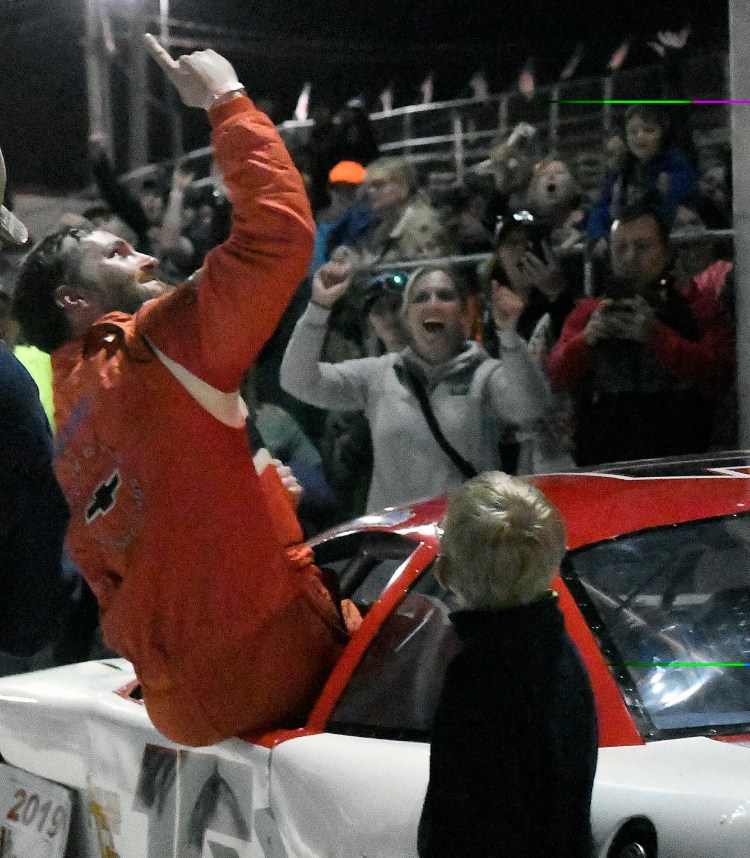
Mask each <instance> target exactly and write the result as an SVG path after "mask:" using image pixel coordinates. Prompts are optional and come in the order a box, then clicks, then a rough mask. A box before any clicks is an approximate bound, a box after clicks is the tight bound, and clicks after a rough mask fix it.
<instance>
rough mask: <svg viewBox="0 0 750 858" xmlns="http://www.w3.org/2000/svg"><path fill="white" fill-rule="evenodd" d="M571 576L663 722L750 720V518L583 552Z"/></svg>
mask: <svg viewBox="0 0 750 858" xmlns="http://www.w3.org/2000/svg"><path fill="white" fill-rule="evenodd" d="M563 577H564V578H565V580H566V582H567V583H568V585H569V587H570V589H571V592H572V593H573V595H574V596H576V597H577V598H578V599H579V605H580V607H581V609H582V610H583V612H584V614H588V619H589V622H590V624H591V626H592V629H593V630H594V632H595V634H597V635H598V636H599V638H600V643H601V644H602V647H603V650H604V652H605V654H606V655H607V657H608V661H609V662H610V663H611V664H613V665H614V672H615V674H616V675H619V677H620V678H621V679H623V678H624V681H625V682H626V684H627V685H629V686H630V688H631V689H632V690H635V691H636V692H637V696H638V700H639V702H640V705H641V707H642V710H643V711H644V712H645V713H646V715H647V716H648V719H649V720H650V722H651V725H652V726H653V728H655V729H656V730H657V731H662V730H664V731H669V730H684V731H699V732H700V731H702V730H705V729H709V728H716V729H719V730H722V731H723V732H730V731H731V730H733V729H737V727H738V726H740V725H748V724H750V516H748V515H747V514H742V515H733V516H728V517H723V518H713V519H707V520H704V521H695V522H690V523H687V524H680V525H675V526H672V527H667V528H658V529H654V530H648V531H643V532H640V533H636V534H630V535H628V536H625V537H621V538H618V539H613V540H608V541H607V542H605V543H600V544H597V545H594V546H590V547H587V548H583V549H581V550H579V551H576V552H573V553H572V554H570V555H569V556H568V557H567V558H566V560H565V562H564V564H563ZM581 586H582V589H581ZM625 697H626V700H627V699H628V694H626V695H625Z"/></svg>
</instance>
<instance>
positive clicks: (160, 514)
mask: <svg viewBox="0 0 750 858" xmlns="http://www.w3.org/2000/svg"><path fill="white" fill-rule="evenodd" d="M209 119H210V121H211V124H212V143H213V145H214V149H215V155H216V159H217V162H218V164H219V166H220V168H221V170H222V173H223V176H224V180H225V183H226V186H227V189H228V191H229V196H230V199H231V200H232V203H233V206H234V217H233V225H232V233H231V235H230V237H229V238H228V240H227V241H226V242H225V243H224V244H223V245H221V246H220V247H218V248H216V249H214V250H213V251H211V253H209V254H208V256H207V258H206V262H205V265H204V267H203V269H202V270H201V272H200V273H199V274H198V275H197V276H196V277H195V278H193V280H192V281H189V282H188V283H186V284H184V285H182V286H180V287H178V288H177V289H176V290H174V291H173V292H170V293H169V294H167V295H164V296H162V297H161V298H158V299H156V300H154V301H150V302H148V303H147V304H145V305H144V306H143V307H142V309H141V310H140V311H139V312H138V313H137V314H136V315H135V316H128V315H126V314H122V313H113V314H109V315H108V316H104V317H103V318H102V319H100V320H98V321H97V323H96V324H94V325H93V326H92V328H91V329H90V330H89V332H88V335H87V336H86V338H85V340H84V341H83V342H81V341H75V342H70V343H67V344H66V345H65V346H63V347H62V348H61V349H59V350H57V351H56V352H54V353H53V355H52V362H53V373H54V390H55V408H56V420H57V425H58V431H59V437H60V439H61V445H60V453H59V456H58V466H57V470H58V476H59V479H60V482H61V484H62V486H63V489H64V491H65V494H66V496H67V498H68V501H69V504H70V507H71V524H70V529H69V534H68V540H69V546H70V549H71V551H72V553H73V555H74V557H75V559H76V561H77V562H78V564H79V565H80V567H81V569H82V571H83V573H84V575H85V577H86V579H87V580H88V582H89V584H90V585H91V587H92V589H93V591H94V593H95V594H96V596H97V599H98V601H99V605H100V612H101V624H102V629H103V632H104V637H105V641H106V642H107V644H108V645H109V646H110V647H112V648H113V649H114V650H116V651H117V652H119V653H121V654H122V655H123V656H125V657H126V658H128V659H129V660H130V661H131V662H132V663H133V665H134V667H135V670H136V673H137V675H138V678H139V680H140V682H141V687H142V691H143V696H144V701H145V703H146V707H147V709H148V712H149V715H150V717H151V719H152V721H153V723H154V725H155V726H156V727H157V729H159V730H160V731H161V732H162V733H163V734H164V735H166V736H167V737H169V738H170V739H173V740H174V741H177V742H182V743H185V744H190V745H205V744H209V743H212V742H216V741H218V740H220V739H223V738H226V737H229V736H233V735H237V734H239V733H247V732H258V731H263V730H267V729H270V728H273V727H278V726H284V725H286V724H288V723H290V722H293V721H294V720H295V719H297V718H299V717H300V716H301V715H302V714H304V712H305V711H306V709H307V708H309V706H310V704H311V702H312V700H313V699H314V696H315V694H316V693H317V691H318V690H319V688H320V687H321V685H322V682H323V681H324V679H325V677H326V675H327V673H328V671H329V670H330V668H331V667H332V665H333V663H334V661H335V658H336V656H337V654H338V652H339V650H340V647H341V646H342V644H343V642H344V640H345V636H346V635H345V631H344V629H343V627H342V624H341V620H340V616H339V614H338V611H337V609H336V608H335V607H334V604H333V602H332V600H331V598H330V596H329V594H328V591H327V590H325V588H324V587H323V586H322V585H321V583H320V580H319V577H318V575H317V574H316V570H315V567H314V566H312V564H311V555H310V552H309V550H308V549H306V548H305V547H304V546H299V545H298V544H297V543H299V542H300V541H301V533H300V532H299V529H298V527H297V525H296V521H295V519H294V517H293V516H289V515H288V514H287V513H288V511H287V512H284V511H283V509H282V507H283V502H282V501H280V500H279V498H278V497H277V498H276V499H275V500H272V499H271V498H270V496H268V494H267V492H266V493H264V488H263V486H262V484H261V481H260V480H259V479H258V476H257V475H256V472H255V469H254V467H253V461H252V455H251V453H250V450H249V448H248V443H247V437H246V434H245V426H244V419H243V416H244V415H242V414H240V413H239V406H237V411H238V413H236V414H235V415H234V416H233V417H232V415H231V413H230V415H229V417H227V418H226V419H224V420H223V421H222V420H221V419H218V418H217V417H216V416H214V414H212V413H210V412H209V411H208V410H207V409H206V408H204V407H203V406H202V405H201V404H200V403H199V402H198V400H197V399H196V398H195V396H194V395H192V394H191V393H190V392H188V390H187V389H186V387H185V386H183V384H182V383H181V382H180V381H179V380H178V379H177V378H176V377H175V375H174V374H173V372H171V371H170V370H169V369H168V367H167V365H165V362H164V359H163V356H164V355H166V357H167V359H171V360H172V361H176V362H177V363H178V364H179V365H180V366H181V367H184V368H185V369H186V370H188V371H189V373H192V374H193V375H194V376H197V377H198V379H200V380H201V382H205V384H206V385H207V386H210V387H212V388H214V389H215V390H216V391H217V392H219V395H221V394H224V397H225V399H226V401H228V402H229V403H231V402H238V401H239V398H238V395H237V397H236V398H235V396H234V394H235V392H236V391H238V388H239V386H240V380H241V376H242V374H243V372H244V371H245V369H246V367H247V366H248V365H249V364H250V363H251V362H252V361H253V360H254V358H255V356H256V355H257V353H258V351H259V350H260V348H261V347H262V345H263V343H264V342H265V341H266V340H267V339H268V337H269V336H270V335H271V333H272V332H273V330H274V328H275V326H276V324H277V322H278V320H279V318H280V317H281V314H282V312H283V310H284V307H285V306H286V304H287V303H288V301H289V299H290V298H291V296H292V293H293V292H294V290H295V288H296V287H297V285H298V283H299V282H300V280H301V279H302V277H303V276H304V274H305V269H306V266H307V264H308V259H309V256H310V250H311V246H312V231H313V228H312V221H311V216H310V211H309V205H308V203H307V199H306V196H305V192H304V189H303V185H302V181H301V179H300V177H299V174H298V173H297V171H296V169H295V168H294V166H293V165H292V162H291V160H290V158H289V155H288V153H287V151H286V149H285V148H284V145H283V143H282V142H281V140H280V138H279V136H278V134H277V132H276V130H275V128H274V127H273V125H272V124H271V122H270V121H269V120H268V119H267V118H266V117H265V116H264V115H263V114H261V113H259V112H258V111H256V109H255V108H254V107H253V105H252V102H250V100H249V99H247V98H246V97H244V96H243V97H241V98H237V99H235V100H232V101H229V102H227V103H225V104H221V105H218V106H217V107H215V108H213V109H212V110H211V111H210V113H209ZM160 352H161V353H162V354H161V356H160V355H159V353H160ZM229 411H230V412H231V408H230V409H229ZM267 470H268V469H267ZM269 479H270V483H269V485H271V484H272V483H273V475H271V474H266V475H265V482H266V483H268V480H269ZM270 491H271V493H273V492H274V491H275V489H274V487H273V486H272V485H271V488H270ZM269 501H271V503H269ZM280 514H281V518H283V519H284V521H283V522H282V520H281V518H280Z"/></svg>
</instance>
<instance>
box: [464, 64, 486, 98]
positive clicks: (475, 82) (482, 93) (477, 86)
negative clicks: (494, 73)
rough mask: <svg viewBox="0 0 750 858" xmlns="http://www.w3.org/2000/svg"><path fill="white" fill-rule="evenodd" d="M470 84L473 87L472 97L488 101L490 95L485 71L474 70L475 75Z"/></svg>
mask: <svg viewBox="0 0 750 858" xmlns="http://www.w3.org/2000/svg"><path fill="white" fill-rule="evenodd" d="M469 86H470V87H471V96H472V98H476V99H478V100H479V101H487V99H488V98H489V97H490V90H489V87H488V86H487V78H486V77H485V76H484V72H483V71H482V70H481V69H479V71H476V72H474V77H473V78H472V79H471V80H470V81H469Z"/></svg>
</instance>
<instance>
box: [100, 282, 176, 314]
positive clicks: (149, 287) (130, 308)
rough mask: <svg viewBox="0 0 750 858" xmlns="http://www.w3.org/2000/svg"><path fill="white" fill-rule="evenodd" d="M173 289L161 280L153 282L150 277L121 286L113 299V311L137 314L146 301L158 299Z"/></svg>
mask: <svg viewBox="0 0 750 858" xmlns="http://www.w3.org/2000/svg"><path fill="white" fill-rule="evenodd" d="M142 276H143V275H142ZM173 289H174V286H169V285H168V284H167V283H162V281H161V280H154V279H153V278H151V277H148V279H145V278H144V279H143V280H142V281H135V282H131V283H127V284H123V286H122V288H121V289H120V290H119V291H118V294H117V296H116V299H115V300H116V302H117V306H116V307H114V308H113V309H114V310H119V311H120V312H121V313H131V314H132V313H137V312H138V310H140V309H141V307H142V306H143V305H144V304H145V303H146V301H150V300H151V299H152V298H158V297H159V296H160V295H164V294H165V293H166V292H171V291H172V290H173Z"/></svg>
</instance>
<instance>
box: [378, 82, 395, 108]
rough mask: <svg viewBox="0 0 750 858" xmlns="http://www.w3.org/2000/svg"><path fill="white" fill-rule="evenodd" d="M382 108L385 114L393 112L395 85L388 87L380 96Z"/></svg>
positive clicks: (390, 84)
mask: <svg viewBox="0 0 750 858" xmlns="http://www.w3.org/2000/svg"><path fill="white" fill-rule="evenodd" d="M378 98H379V99H380V106H381V107H382V108H383V113H390V112H391V111H392V110H393V84H392V83H389V84H388V86H387V87H386V88H385V89H384V90H383V91H382V92H381V93H380V95H379V96H378Z"/></svg>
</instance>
